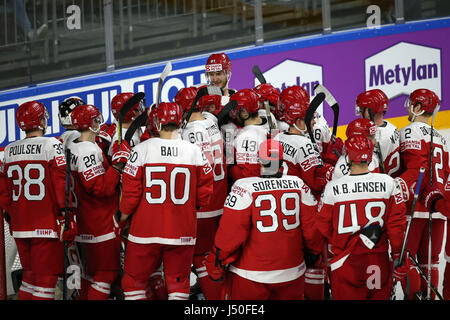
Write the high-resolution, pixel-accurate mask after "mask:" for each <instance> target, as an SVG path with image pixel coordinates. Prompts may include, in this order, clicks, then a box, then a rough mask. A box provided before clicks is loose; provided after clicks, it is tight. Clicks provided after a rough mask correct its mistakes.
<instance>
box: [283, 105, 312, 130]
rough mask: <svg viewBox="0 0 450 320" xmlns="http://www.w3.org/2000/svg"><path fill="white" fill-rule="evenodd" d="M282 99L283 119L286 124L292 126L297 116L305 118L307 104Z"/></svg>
mask: <svg viewBox="0 0 450 320" xmlns="http://www.w3.org/2000/svg"><path fill="white" fill-rule="evenodd" d="M284 101H285V109H284V121H286V123H287V124H288V125H290V126H293V125H294V124H295V121H296V120H297V119H298V118H301V119H304V118H305V115H306V110H307V109H308V107H307V106H305V105H304V104H300V103H298V102H293V103H289V100H284Z"/></svg>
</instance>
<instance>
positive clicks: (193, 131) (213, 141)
mask: <svg viewBox="0 0 450 320" xmlns="http://www.w3.org/2000/svg"><path fill="white" fill-rule="evenodd" d="M214 97H217V99H218V102H219V103H220V98H221V96H219V95H216V96H204V97H202V99H200V100H201V101H199V104H198V107H195V109H194V111H193V112H192V114H191V117H190V119H189V122H188V123H187V125H186V127H185V128H184V129H183V131H182V134H181V136H182V139H183V140H186V141H189V142H191V143H194V144H196V145H197V146H199V147H200V148H201V149H202V151H203V153H204V154H205V156H206V158H207V159H208V161H209V163H210V165H211V167H212V168H213V176H214V182H213V194H214V197H213V198H211V201H210V203H209V205H207V206H204V207H202V208H200V209H199V210H197V242H196V244H195V250H194V260H193V263H194V267H195V268H196V273H197V276H198V280H199V283H200V288H201V290H202V292H203V295H204V296H205V299H206V300H218V299H219V298H220V289H221V286H220V284H219V283H217V282H214V281H212V280H211V279H210V278H209V277H208V276H207V273H206V268H205V266H204V264H203V260H204V258H205V256H206V255H207V254H208V253H209V250H210V249H211V248H212V245H213V243H214V236H215V234H216V230H217V228H218V226H219V221H220V217H221V216H222V211H223V205H224V203H225V198H226V197H227V193H228V182H227V181H228V180H227V168H226V164H225V158H224V150H223V139H222V134H221V132H220V130H219V127H218V126H217V123H216V122H214V121H213V120H211V119H206V118H205V116H204V115H203V114H202V112H204V108H206V107H208V106H209V104H210V103H213V102H214Z"/></svg>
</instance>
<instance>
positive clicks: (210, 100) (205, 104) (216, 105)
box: [197, 94, 222, 113]
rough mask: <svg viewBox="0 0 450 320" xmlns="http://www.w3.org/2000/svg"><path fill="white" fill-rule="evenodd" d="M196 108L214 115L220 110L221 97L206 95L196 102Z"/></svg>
mask: <svg viewBox="0 0 450 320" xmlns="http://www.w3.org/2000/svg"><path fill="white" fill-rule="evenodd" d="M212 106H213V108H212ZM197 108H198V110H200V111H208V112H211V113H216V112H217V111H219V110H220V109H221V108H222V96H219V95H218V94H207V95H205V96H203V97H201V98H200V99H199V100H198V103H197Z"/></svg>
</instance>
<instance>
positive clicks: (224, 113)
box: [217, 100, 238, 127]
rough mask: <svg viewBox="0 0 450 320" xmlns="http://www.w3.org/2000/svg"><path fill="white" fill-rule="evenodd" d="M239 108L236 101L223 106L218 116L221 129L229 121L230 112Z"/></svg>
mask: <svg viewBox="0 0 450 320" xmlns="http://www.w3.org/2000/svg"><path fill="white" fill-rule="evenodd" d="M237 106H238V102H237V101H236V100H232V101H230V102H228V103H227V104H226V105H224V106H223V108H222V110H220V112H219V113H218V114H217V123H218V125H219V127H221V126H222V125H223V124H224V123H226V122H227V121H228V117H229V114H230V111H231V110H233V109H234V108H236V107H237Z"/></svg>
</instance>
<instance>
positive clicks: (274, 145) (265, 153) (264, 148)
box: [258, 139, 283, 164]
mask: <svg viewBox="0 0 450 320" xmlns="http://www.w3.org/2000/svg"><path fill="white" fill-rule="evenodd" d="M258 157H259V160H260V161H261V162H262V163H263V164H264V163H268V162H270V161H277V160H282V159H283V146H282V145H281V143H280V142H279V141H277V140H272V139H267V140H264V141H263V142H261V144H260V145H259V150H258Z"/></svg>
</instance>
